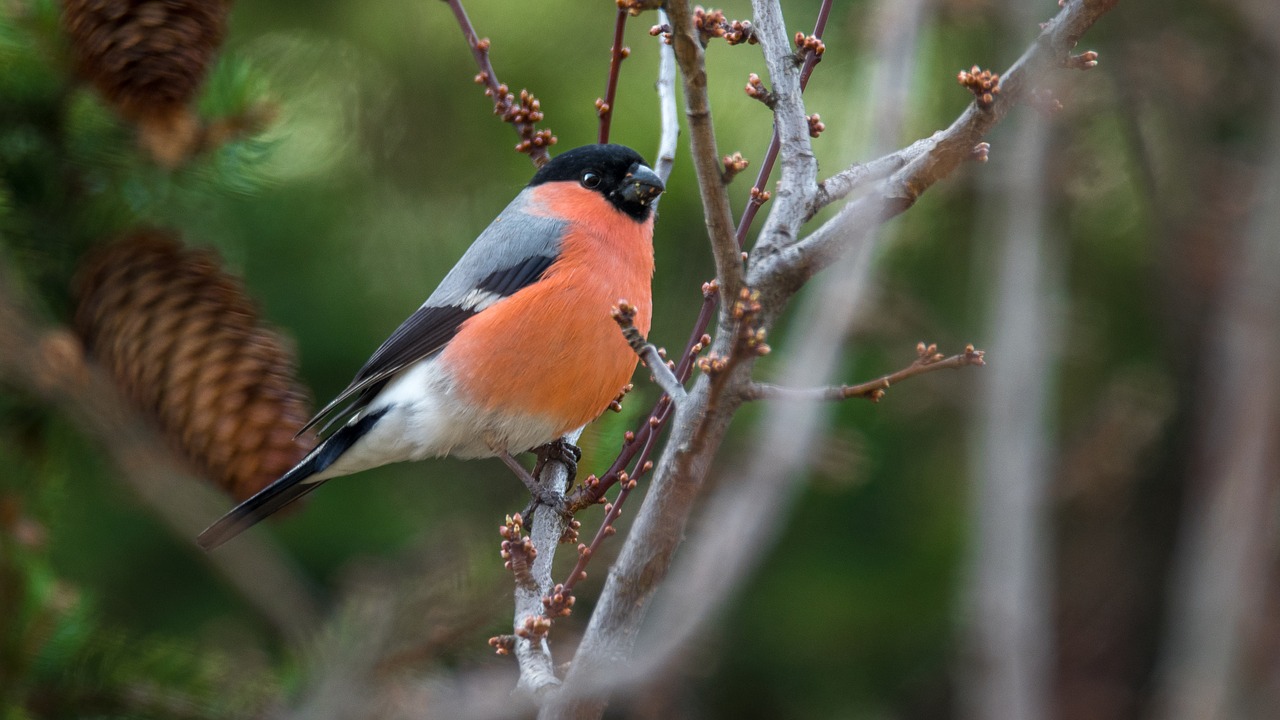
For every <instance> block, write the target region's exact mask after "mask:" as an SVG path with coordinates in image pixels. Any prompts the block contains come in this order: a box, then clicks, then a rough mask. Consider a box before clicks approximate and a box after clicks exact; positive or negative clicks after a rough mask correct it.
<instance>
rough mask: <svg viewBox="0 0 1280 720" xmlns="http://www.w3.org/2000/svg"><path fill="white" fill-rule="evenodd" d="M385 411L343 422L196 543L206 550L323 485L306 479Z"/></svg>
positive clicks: (225, 516)
mask: <svg viewBox="0 0 1280 720" xmlns="http://www.w3.org/2000/svg"><path fill="white" fill-rule="evenodd" d="M384 413H386V409H385V408H384V409H382V410H379V411H378V412H374V413H369V414H367V415H365V416H364V417H362V418H360V419H359V420H358V421H356V422H354V423H352V424H350V425H344V426H343V427H341V428H339V429H338V431H337V432H335V433H334V434H332V435H330V436H329V437H328V438H327V439H325V441H324V442H322V443H320V444H319V445H317V446H316V449H314V450H312V451H311V452H309V453H307V456H306V457H305V458H303V459H302V462H300V463H298V464H297V465H295V466H294V467H293V469H292V470H290V471H289V472H287V473H285V474H284V475H281V476H280V477H279V479H277V480H276V481H275V482H273V483H271V484H270V485H268V486H266V487H265V488H263V489H262V490H259V491H258V493H257V494H256V495H254V496H253V497H251V498H249V499H248V500H245V501H244V502H242V503H240V504H239V505H237V506H236V507H235V508H234V509H233V510H232V511H231V512H229V513H227V514H226V515H223V516H222V517H221V518H219V520H218V521H217V522H215V523H214V524H212V525H210V526H209V528H208V529H207V530H205V531H204V532H202V533H200V537H198V538H196V543H197V544H199V545H200V547H202V548H204V549H205V550H212V549H214V548H216V547H218V546H219V545H221V544H222V543H224V542H226V541H228V540H230V539H231V538H233V537H235V536H236V535H239V534H240V533H241V532H243V531H245V530H247V529H248V528H250V527H252V526H253V525H256V524H257V523H258V521H259V520H262V519H263V518H265V517H267V516H268V515H270V514H272V513H274V512H275V511H277V510H279V509H280V508H282V507H284V506H285V505H288V504H289V503H291V502H293V501H294V500H297V499H298V498H300V497H302V496H303V495H306V494H307V493H309V492H311V491H312V490H315V489H316V488H318V487H320V486H321V485H323V484H324V480H318V481H312V482H306V480H307V478H309V477H311V476H312V475H315V474H316V473H318V472H321V471H322V470H324V469H326V468H328V467H329V466H330V465H332V464H333V463H334V461H335V460H337V459H338V458H339V457H341V456H342V454H343V453H344V452H346V451H347V450H349V449H351V446H352V445H354V444H355V442H356V440H359V439H360V438H361V437H362V436H363V435H364V434H365V433H367V432H369V430H370V429H371V428H373V426H374V424H375V423H377V422H378V420H379V419H380V418H381V417H382V416H383V414H384Z"/></svg>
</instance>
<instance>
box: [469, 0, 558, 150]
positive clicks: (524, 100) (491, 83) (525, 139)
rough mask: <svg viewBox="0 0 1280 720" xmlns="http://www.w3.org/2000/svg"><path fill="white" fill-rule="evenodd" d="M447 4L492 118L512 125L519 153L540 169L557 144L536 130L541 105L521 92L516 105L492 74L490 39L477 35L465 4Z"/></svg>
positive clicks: (544, 132) (503, 86)
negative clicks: (472, 61)
mask: <svg viewBox="0 0 1280 720" xmlns="http://www.w3.org/2000/svg"><path fill="white" fill-rule="evenodd" d="M444 2H445V3H446V4H448V6H449V8H450V9H451V10H453V16H454V17H455V18H457V20H458V26H459V27H460V28H462V36H463V37H464V38H465V39H466V41H467V46H468V47H470V48H471V56H472V57H474V58H475V61H476V65H477V66H478V67H479V68H480V72H479V73H478V74H477V75H476V78H475V79H476V83H477V84H480V85H484V86H485V90H484V94H485V95H487V96H488V97H489V98H490V99H491V100H493V114H494V115H498V116H500V117H501V118H502V121H503V122H507V123H510V124H511V126H512V127H514V128H515V130H516V134H518V135H519V136H520V142H519V143H516V151H517V152H522V153H525V154H527V155H528V156H529V159H530V160H532V161H533V164H534V165H535V166H537V167H541V166H542V165H543V164H545V163H546V162H547V161H548V160H550V159H551V154H550V153H549V152H548V151H547V148H549V147H551V146H552V145H555V144H556V136H555V135H553V134H552V133H551V131H550V130H539V129H538V128H537V123H538V122H540V121H541V120H542V103H541V102H540V101H539V100H538V98H536V97H534V95H533V93H530V92H529V91H527V90H521V91H520V97H519V102H517V99H516V96H515V95H513V94H511V89H510V88H509V87H507V86H506V85H505V84H503V83H500V82H498V76H497V74H496V73H495V72H494V71H493V63H491V62H490V61H489V39H488V38H483V39H482V38H480V37H478V36H477V35H476V29H475V27H474V26H473V25H472V24H471V19H470V18H468V17H467V11H466V10H465V9H463V7H462V0H444Z"/></svg>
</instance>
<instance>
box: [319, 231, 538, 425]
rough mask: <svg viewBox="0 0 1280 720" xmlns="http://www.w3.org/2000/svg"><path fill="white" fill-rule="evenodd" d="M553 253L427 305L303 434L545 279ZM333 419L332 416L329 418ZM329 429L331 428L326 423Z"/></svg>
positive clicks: (365, 400) (362, 401) (357, 405)
mask: <svg viewBox="0 0 1280 720" xmlns="http://www.w3.org/2000/svg"><path fill="white" fill-rule="evenodd" d="M554 261H555V258H553V257H547V256H545V255H535V256H533V257H529V258H526V259H525V260H523V261H521V262H519V263H517V264H515V265H513V266H511V267H508V268H504V269H502V270H497V271H495V272H492V273H490V274H489V275H487V276H485V277H484V278H483V279H481V280H480V282H478V283H476V287H475V288H474V292H472V293H469V294H467V295H466V296H464V297H462V298H460V299H459V300H458V304H455V305H424V306H423V307H420V308H418V310H417V311H416V312H414V313H413V314H412V315H410V316H409V319H408V320H405V321H404V322H403V323H401V325H400V327H398V328H396V331H395V332H393V333H391V337H389V338H387V340H386V342H384V343H382V346H381V347H379V348H378V349H377V350H376V351H374V353H373V355H372V356H371V357H370V358H369V360H368V362H366V363H365V364H364V367H362V368H360V372H358V373H356V376H355V378H354V379H353V380H352V381H351V384H350V385H348V386H347V389H345V390H343V391H342V392H341V393H340V394H339V395H338V397H336V398H334V399H333V401H332V402H330V403H329V404H328V405H326V406H324V409H322V410H321V411H320V412H318V413H316V416H315V417H313V418H311V420H309V421H308V422H307V424H306V425H303V426H302V429H301V430H299V431H298V434H299V435H301V434H302V433H304V432H306V431H307V430H309V429H311V428H312V427H314V426H315V425H316V424H317V423H319V422H320V421H321V420H323V419H324V418H325V417H326V416H328V415H329V414H330V413H332V412H333V411H334V409H335V408H337V407H338V406H339V405H341V404H342V403H344V402H347V401H348V400H351V401H352V402H351V404H350V405H349V406H348V407H346V408H344V409H343V410H342V412H340V413H338V414H337V415H335V416H334V418H335V420H336V419H337V418H340V417H343V416H349V415H351V414H352V413H355V412H356V411H358V410H360V409H361V408H363V407H364V406H365V405H368V404H369V401H371V400H372V399H373V397H374V396H375V395H377V394H378V391H379V390H381V389H382V386H383V385H384V384H385V383H386V381H387V380H389V379H390V378H391V376H393V375H395V374H396V373H398V372H400V371H401V370H404V369H405V368H406V367H408V366H410V365H412V364H413V363H415V362H417V361H419V360H422V359H423V358H426V357H429V356H431V355H432V354H434V353H436V352H439V351H440V350H441V349H442V348H443V347H444V346H445V344H446V343H448V342H449V341H450V340H452V339H453V336H454V335H457V334H458V328H460V327H461V326H462V323H464V322H466V321H467V320H468V319H469V318H471V317H474V316H475V315H476V314H477V313H479V312H481V311H482V310H484V309H485V308H486V307H489V306H490V305H492V304H493V303H495V302H497V301H498V300H501V299H503V298H505V297H509V296H511V295H514V294H515V293H516V292H518V291H519V290H520V289H522V288H524V287H527V286H529V285H531V284H533V283H534V282H537V280H538V279H539V278H540V277H542V274H543V273H544V272H546V270H547V268H548V267H550V266H551V263H552V262H554ZM330 422H331V423H332V422H333V420H331V421H330ZM326 428H327V426H326Z"/></svg>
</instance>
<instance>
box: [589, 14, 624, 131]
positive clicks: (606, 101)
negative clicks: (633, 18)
mask: <svg viewBox="0 0 1280 720" xmlns="http://www.w3.org/2000/svg"><path fill="white" fill-rule="evenodd" d="M628 15H630V13H629V12H628V10H627V8H625V7H623V6H621V5H619V6H618V19H617V21H616V22H615V23H614V26H613V49H612V50H611V51H610V53H609V81H608V83H607V84H606V85H605V90H604V97H603V98H601V99H599V100H596V114H597V115H599V116H600V134H599V137H598V141H599V142H600V143H601V144H603V143H607V142H609V126H610V124H611V123H612V121H613V104H614V100H615V98H616V97H617V94H618V75H619V74H620V72H621V70H622V61H623V60H624V59H626V57H627V56H628V55H630V54H631V48H628V47H624V46H623V45H622V35H623V32H624V31H625V30H626V27H627V16H628Z"/></svg>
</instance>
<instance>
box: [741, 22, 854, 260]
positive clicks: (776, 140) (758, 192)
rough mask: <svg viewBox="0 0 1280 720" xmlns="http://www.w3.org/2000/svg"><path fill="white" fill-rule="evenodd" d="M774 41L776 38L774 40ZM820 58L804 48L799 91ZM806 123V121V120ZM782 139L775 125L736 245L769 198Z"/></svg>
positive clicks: (819, 28) (817, 26)
mask: <svg viewBox="0 0 1280 720" xmlns="http://www.w3.org/2000/svg"><path fill="white" fill-rule="evenodd" d="M831 2H832V0H823V2H822V6H821V7H820V8H819V9H818V19H817V21H816V22H815V23H814V26H813V37H815V38H821V37H822V34H823V33H824V32H825V31H826V28H827V18H828V17H830V15H831ZM782 35H783V37H784V38H785V36H786V32H785V28H783V32H782ZM775 42H776V40H775ZM821 60H822V55H820V54H819V53H818V52H817V51H816V50H812V49H811V50H806V51H805V55H804V66H803V67H802V68H801V69H800V91H801V92H804V89H805V87H807V86H808V84H809V76H810V75H812V74H813V68H814V67H816V66H817V64H818V63H819V62H820V61H821ZM800 112H801V113H802V114H803V112H804V109H803V105H802V106H801V111H800ZM806 123H807V121H806ZM781 145H782V139H781V138H780V137H779V136H778V129H777V127H776V126H775V127H774V130H773V138H772V139H771V140H770V141H769V149H768V150H766V151H765V155H764V162H763V163H761V164H760V172H759V173H757V175H756V182H755V185H753V186H752V188H753V190H752V193H751V200H750V201H749V202H748V203H747V206H746V207H745V208H743V210H742V217H741V219H739V220H738V234H737V239H738V247H743V246H744V245H745V244H746V239H747V232H748V231H749V230H750V229H751V224H752V222H754V221H755V218H756V213H758V212H759V211H760V206H761V205H763V204H764V203H765V202H766V201H767V200H768V198H769V195H768V193H766V192H765V184H766V183H768V182H769V175H770V174H772V173H773V165H774V163H775V162H776V161H777V159H778V151H779V149H780V148H781Z"/></svg>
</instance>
